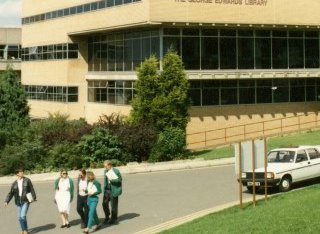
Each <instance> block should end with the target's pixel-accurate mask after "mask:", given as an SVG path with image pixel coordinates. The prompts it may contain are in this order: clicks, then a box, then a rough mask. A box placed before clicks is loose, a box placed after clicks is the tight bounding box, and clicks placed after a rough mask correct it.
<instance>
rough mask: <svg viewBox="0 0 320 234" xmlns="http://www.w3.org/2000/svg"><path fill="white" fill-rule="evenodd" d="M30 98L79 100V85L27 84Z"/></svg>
mask: <svg viewBox="0 0 320 234" xmlns="http://www.w3.org/2000/svg"><path fill="white" fill-rule="evenodd" d="M24 90H25V92H26V93H27V96H28V99H30V100H42V101H50V102H78V95H79V94H78V87H72V86H40V85H25V86H24Z"/></svg>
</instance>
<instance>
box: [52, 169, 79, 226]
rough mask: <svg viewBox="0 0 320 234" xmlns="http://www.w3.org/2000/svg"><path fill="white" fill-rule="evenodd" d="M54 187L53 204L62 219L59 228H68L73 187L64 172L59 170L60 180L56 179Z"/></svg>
mask: <svg viewBox="0 0 320 234" xmlns="http://www.w3.org/2000/svg"><path fill="white" fill-rule="evenodd" d="M54 187H55V191H56V194H55V202H56V203H57V206H58V210H59V213H60V215H61V219H62V225H61V228H65V227H66V228H69V227H70V224H69V214H70V203H71V202H72V199H73V191H74V185H73V181H72V179H71V178H69V177H68V172H67V171H66V170H61V172H60V178H58V179H56V181H55V183H54Z"/></svg>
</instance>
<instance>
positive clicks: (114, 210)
mask: <svg viewBox="0 0 320 234" xmlns="http://www.w3.org/2000/svg"><path fill="white" fill-rule="evenodd" d="M118 200H119V199H118V197H113V196H112V194H111V191H110V190H106V191H105V192H104V196H103V202H102V207H103V211H104V214H105V216H106V219H107V220H108V219H110V220H111V221H116V220H117V219H118ZM109 204H110V205H111V218H110V208H109Z"/></svg>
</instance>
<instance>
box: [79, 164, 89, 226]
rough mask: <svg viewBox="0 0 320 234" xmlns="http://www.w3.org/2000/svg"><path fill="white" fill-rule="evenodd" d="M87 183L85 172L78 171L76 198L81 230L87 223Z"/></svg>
mask: <svg viewBox="0 0 320 234" xmlns="http://www.w3.org/2000/svg"><path fill="white" fill-rule="evenodd" d="M87 189H88V181H87V172H86V170H84V169H82V170H80V171H79V177H78V189H77V191H78V197H77V212H78V214H79V215H80V218H81V229H84V228H87V222H88V204H87V202H88V193H87Z"/></svg>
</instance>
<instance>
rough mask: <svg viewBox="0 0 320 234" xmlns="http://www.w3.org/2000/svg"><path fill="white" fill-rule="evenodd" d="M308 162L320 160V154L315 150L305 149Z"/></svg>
mask: <svg viewBox="0 0 320 234" xmlns="http://www.w3.org/2000/svg"><path fill="white" fill-rule="evenodd" d="M307 151H308V154H309V158H310V160H312V159H317V158H320V154H319V152H318V150H317V149H314V148H312V149H307Z"/></svg>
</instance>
